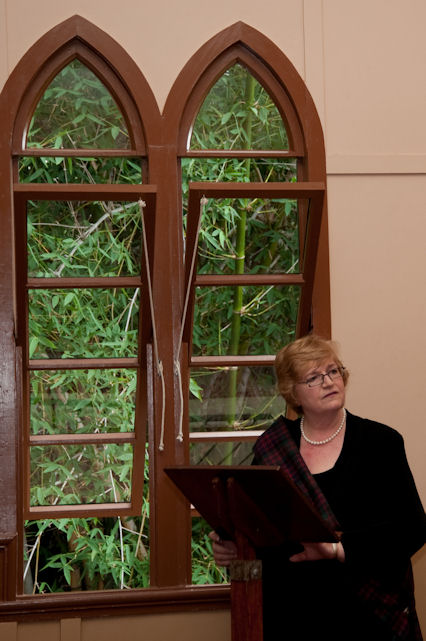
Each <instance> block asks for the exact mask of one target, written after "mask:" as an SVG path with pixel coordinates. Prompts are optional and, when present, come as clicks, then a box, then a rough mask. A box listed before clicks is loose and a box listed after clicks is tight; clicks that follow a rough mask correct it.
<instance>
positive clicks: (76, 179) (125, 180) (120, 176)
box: [19, 156, 142, 185]
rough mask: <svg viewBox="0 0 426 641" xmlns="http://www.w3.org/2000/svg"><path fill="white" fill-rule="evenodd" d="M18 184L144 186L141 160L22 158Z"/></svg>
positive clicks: (56, 157)
mask: <svg viewBox="0 0 426 641" xmlns="http://www.w3.org/2000/svg"><path fill="white" fill-rule="evenodd" d="M19 181H20V182H24V183H70V184H82V183H98V184H131V185H139V184H141V183H142V170H141V159H140V158H71V157H58V156H55V157H52V156H42V157H36V156H21V158H20V159H19Z"/></svg>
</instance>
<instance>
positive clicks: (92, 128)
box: [27, 60, 130, 149]
mask: <svg viewBox="0 0 426 641" xmlns="http://www.w3.org/2000/svg"><path fill="white" fill-rule="evenodd" d="M27 147H44V148H50V149H87V148H93V149H128V148H129V147H130V142H129V133H128V130H127V125H126V122H125V120H124V118H123V115H122V113H121V111H120V109H119V108H118V106H117V103H116V102H115V100H114V98H113V97H112V96H111V94H110V92H109V91H108V89H107V88H106V87H105V85H104V84H103V83H102V82H101V81H100V80H99V78H98V77H97V76H96V75H95V74H94V73H93V71H91V70H90V69H88V68H87V67H86V66H85V65H84V64H83V63H82V62H80V61H79V60H73V61H72V62H71V63H70V64H68V65H67V66H66V67H64V68H63V69H62V71H60V72H59V73H58V75H57V76H56V77H55V78H54V79H53V80H52V82H51V83H50V85H49V86H48V87H47V89H46V91H45V92H44V94H43V96H42V98H41V100H40V102H39V103H38V105H37V107H36V109H35V112H34V115H33V118H32V120H31V124H30V127H29V132H28V139H27Z"/></svg>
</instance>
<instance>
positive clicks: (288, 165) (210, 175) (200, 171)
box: [181, 158, 297, 211]
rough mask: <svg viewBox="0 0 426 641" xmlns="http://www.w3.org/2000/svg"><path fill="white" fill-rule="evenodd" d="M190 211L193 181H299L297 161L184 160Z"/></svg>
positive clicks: (183, 181) (183, 167)
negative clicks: (189, 187)
mask: <svg viewBox="0 0 426 641" xmlns="http://www.w3.org/2000/svg"><path fill="white" fill-rule="evenodd" d="M181 166H182V189H183V193H184V203H185V211H186V201H187V196H188V183H189V182H203V181H205V180H207V181H211V180H215V181H217V182H265V183H266V182H296V180H297V160H296V159H295V158H289V159H288V160H287V159H286V160H283V159H282V158H245V159H241V158H182V160H181Z"/></svg>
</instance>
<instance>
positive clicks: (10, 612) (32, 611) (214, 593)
mask: <svg viewBox="0 0 426 641" xmlns="http://www.w3.org/2000/svg"><path fill="white" fill-rule="evenodd" d="M229 607H230V587H229V585H216V586H201V585H200V586H193V585H192V586H183V587H180V588H170V587H168V588H149V589H146V590H131V591H129V590H114V591H108V592H106V591H105V592H73V593H72V594H71V593H70V594H55V595H49V594H45V595H40V596H28V597H26V596H24V597H20V598H19V599H18V600H17V601H9V602H8V601H6V602H4V603H0V621H20V622H25V621H37V620H46V619H48V620H54V619H65V618H70V617H79V618H89V617H100V616H131V615H142V614H160V613H166V612H176V611H179V612H185V611H186V612H194V611H208V610H223V609H226V610H227V609H229Z"/></svg>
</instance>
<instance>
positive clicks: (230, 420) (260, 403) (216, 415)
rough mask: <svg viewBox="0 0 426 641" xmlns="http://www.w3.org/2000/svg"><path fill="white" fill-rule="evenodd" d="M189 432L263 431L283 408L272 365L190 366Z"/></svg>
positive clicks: (283, 404) (283, 403)
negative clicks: (200, 367)
mask: <svg viewBox="0 0 426 641" xmlns="http://www.w3.org/2000/svg"><path fill="white" fill-rule="evenodd" d="M190 389H191V392H192V393H191V395H190V399H189V426H190V431H191V432H219V431H229V430H264V429H266V428H267V427H269V425H270V424H271V423H272V422H273V421H274V420H275V418H276V417H277V416H279V414H281V413H282V412H283V411H285V402H284V400H283V399H282V397H281V396H280V395H279V394H278V392H277V387H276V380H275V373H274V368H273V367H257V366H256V367H251V366H244V367H212V368H208V369H207V368H206V369H204V368H203V369H197V368H193V369H192V371H191V384H190Z"/></svg>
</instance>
